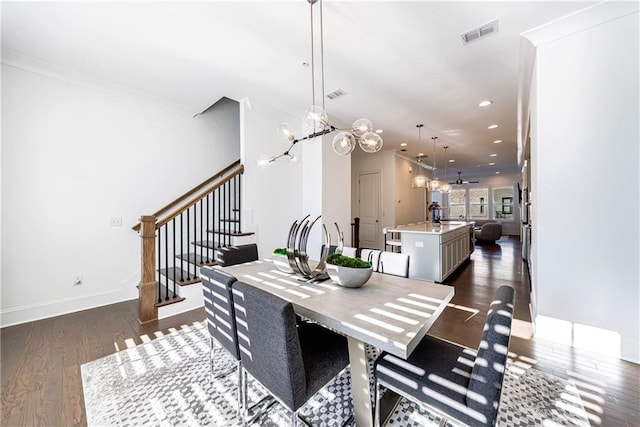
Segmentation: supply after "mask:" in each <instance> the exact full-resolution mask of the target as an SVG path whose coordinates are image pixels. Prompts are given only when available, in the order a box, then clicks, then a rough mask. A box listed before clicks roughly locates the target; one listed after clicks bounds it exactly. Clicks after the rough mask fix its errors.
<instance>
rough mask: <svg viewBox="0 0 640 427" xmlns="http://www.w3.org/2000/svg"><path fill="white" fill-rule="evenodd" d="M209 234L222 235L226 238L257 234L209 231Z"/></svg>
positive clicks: (250, 232)
mask: <svg viewBox="0 0 640 427" xmlns="http://www.w3.org/2000/svg"><path fill="white" fill-rule="evenodd" d="M207 233H214V234H222V235H224V236H232V237H243V236H253V235H254V234H255V233H254V232H252V231H245V232H239V231H238V232H233V231H229V230H207Z"/></svg>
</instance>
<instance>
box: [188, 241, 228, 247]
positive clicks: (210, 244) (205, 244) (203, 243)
mask: <svg viewBox="0 0 640 427" xmlns="http://www.w3.org/2000/svg"><path fill="white" fill-rule="evenodd" d="M191 244H192V245H196V246H202V247H204V248H209V249H218V248H219V247H221V245H220V244H219V243H218V242H214V241H212V240H198V241H196V242H191Z"/></svg>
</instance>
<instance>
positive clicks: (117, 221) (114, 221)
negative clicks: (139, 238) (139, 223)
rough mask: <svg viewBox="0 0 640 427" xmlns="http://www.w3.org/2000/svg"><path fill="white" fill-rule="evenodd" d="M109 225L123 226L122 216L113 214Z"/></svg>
mask: <svg viewBox="0 0 640 427" xmlns="http://www.w3.org/2000/svg"><path fill="white" fill-rule="evenodd" d="M109 225H110V226H111V227H122V217H121V216H112V217H111V219H109Z"/></svg>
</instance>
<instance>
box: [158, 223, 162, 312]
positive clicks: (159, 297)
mask: <svg viewBox="0 0 640 427" xmlns="http://www.w3.org/2000/svg"><path fill="white" fill-rule="evenodd" d="M161 249H162V235H161V233H160V231H158V304H159V303H161V302H162V280H161V278H162V275H161V274H160V271H161V270H162V263H161V261H162V250H161Z"/></svg>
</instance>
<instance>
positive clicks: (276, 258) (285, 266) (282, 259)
mask: <svg viewBox="0 0 640 427" xmlns="http://www.w3.org/2000/svg"><path fill="white" fill-rule="evenodd" d="M271 259H272V260H273V265H275V266H276V268H277V269H278V270H280V271H282V272H283V273H293V270H292V269H291V266H290V265H289V258H287V257H286V256H284V255H275V254H272V255H271Z"/></svg>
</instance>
